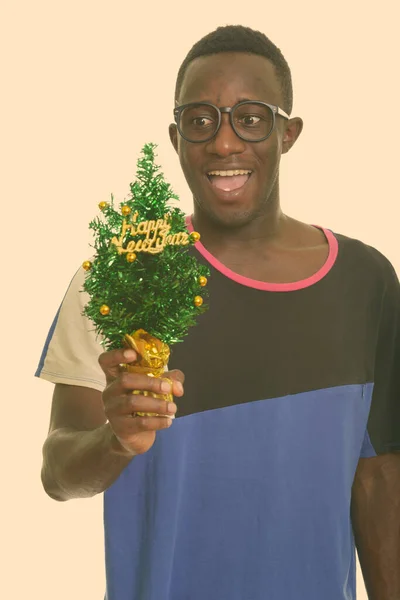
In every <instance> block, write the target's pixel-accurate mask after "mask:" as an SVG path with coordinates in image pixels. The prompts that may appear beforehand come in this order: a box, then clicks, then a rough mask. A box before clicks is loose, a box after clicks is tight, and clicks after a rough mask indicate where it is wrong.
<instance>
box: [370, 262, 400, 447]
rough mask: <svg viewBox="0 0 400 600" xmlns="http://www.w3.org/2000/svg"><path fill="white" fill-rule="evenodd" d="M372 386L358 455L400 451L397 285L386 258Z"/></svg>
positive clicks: (399, 296) (399, 294)
mask: <svg viewBox="0 0 400 600" xmlns="http://www.w3.org/2000/svg"><path fill="white" fill-rule="evenodd" d="M383 277H384V291H383V295H382V302H381V310H380V318H379V328H378V334H377V343H376V353H375V369H374V387H373V393H372V401H371V408H370V412H369V417H368V424H367V432H366V436H365V439H364V444H363V449H362V453H361V457H363V458H367V457H372V456H377V455H379V454H385V453H388V452H400V284H399V279H398V276H397V275H396V272H395V270H394V268H393V266H392V265H391V264H390V262H389V261H388V260H387V259H385V261H384V264H383Z"/></svg>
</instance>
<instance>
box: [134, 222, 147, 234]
mask: <svg viewBox="0 0 400 600" xmlns="http://www.w3.org/2000/svg"><path fill="white" fill-rule="evenodd" d="M148 229H149V221H141V222H140V223H139V225H138V226H137V228H136V233H137V235H144V234H147V232H148Z"/></svg>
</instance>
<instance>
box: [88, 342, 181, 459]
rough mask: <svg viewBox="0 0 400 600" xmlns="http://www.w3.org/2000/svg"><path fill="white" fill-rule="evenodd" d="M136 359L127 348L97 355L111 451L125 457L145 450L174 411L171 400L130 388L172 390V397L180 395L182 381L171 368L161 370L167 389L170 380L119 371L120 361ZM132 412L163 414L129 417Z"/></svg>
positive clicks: (152, 390)
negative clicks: (111, 438)
mask: <svg viewBox="0 0 400 600" xmlns="http://www.w3.org/2000/svg"><path fill="white" fill-rule="evenodd" d="M136 359H137V354H136V352H135V351H134V350H131V349H129V350H112V351H111V352H105V353H103V354H101V356H100V357H99V363H100V366H101V368H102V369H103V371H104V373H105V375H106V379H107V387H106V389H105V390H104V392H103V402H104V409H105V413H106V416H107V419H108V421H109V424H110V427H111V429H112V431H113V433H114V435H115V444H113V450H114V451H115V452H117V453H118V454H123V455H125V456H135V455H136V454H143V453H144V452H147V450H149V449H150V448H151V447H152V445H153V444H154V440H155V438H156V431H158V430H160V429H166V428H168V427H170V426H171V425H172V419H173V418H174V416H175V413H176V410H177V406H176V404H175V403H174V402H166V401H165V400H159V399H157V398H152V397H151V396H142V395H140V394H137V395H136V394H135V395H133V394H132V391H133V390H140V391H145V390H147V391H149V392H153V393H156V394H168V393H171V391H172V394H173V395H174V396H177V397H181V396H183V382H184V380H185V376H184V374H183V373H182V371H178V370H174V371H169V372H168V373H165V376H166V377H168V378H169V379H171V380H172V390H171V385H170V383H169V382H168V381H165V380H164V379H163V378H157V377H148V376H147V375H140V374H133V373H127V372H126V371H125V372H122V371H121V367H120V365H121V364H123V363H131V362H134V361H135V360H136ZM135 412H153V413H158V414H159V415H165V416H160V417H139V416H133V414H134V413H135Z"/></svg>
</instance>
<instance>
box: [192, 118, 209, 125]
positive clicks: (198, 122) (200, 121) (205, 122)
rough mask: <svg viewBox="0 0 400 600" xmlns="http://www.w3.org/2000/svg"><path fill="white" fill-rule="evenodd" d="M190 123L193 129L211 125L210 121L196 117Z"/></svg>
mask: <svg viewBox="0 0 400 600" xmlns="http://www.w3.org/2000/svg"><path fill="white" fill-rule="evenodd" d="M192 123H193V125H194V126H195V127H207V125H211V123H212V121H211V119H207V118H206V117H196V118H195V119H193V121H192Z"/></svg>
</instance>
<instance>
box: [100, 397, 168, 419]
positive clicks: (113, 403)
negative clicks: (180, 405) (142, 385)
mask: <svg viewBox="0 0 400 600" xmlns="http://www.w3.org/2000/svg"><path fill="white" fill-rule="evenodd" d="M176 411H177V406H176V404H175V403H174V402H166V401H165V400H159V399H158V398H152V397H151V396H140V395H136V394H131V395H129V396H120V397H119V398H116V397H113V398H111V400H110V401H109V402H108V403H107V406H106V407H105V412H106V416H107V418H108V420H109V421H111V420H112V419H114V418H118V417H126V416H128V415H132V414H133V413H135V412H146V413H158V414H161V415H165V416H170V417H171V416H172V417H173V416H174V415H175V413H176Z"/></svg>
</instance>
